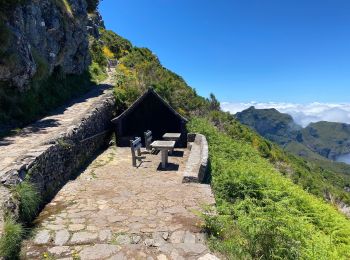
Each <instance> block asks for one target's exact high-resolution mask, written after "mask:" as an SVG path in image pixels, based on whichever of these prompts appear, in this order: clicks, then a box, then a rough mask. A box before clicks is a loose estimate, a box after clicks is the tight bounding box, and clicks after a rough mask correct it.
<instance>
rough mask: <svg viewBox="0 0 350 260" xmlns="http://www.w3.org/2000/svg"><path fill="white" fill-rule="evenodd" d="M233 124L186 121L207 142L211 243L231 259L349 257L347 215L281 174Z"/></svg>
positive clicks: (349, 236) (208, 216)
mask: <svg viewBox="0 0 350 260" xmlns="http://www.w3.org/2000/svg"><path fill="white" fill-rule="evenodd" d="M235 126H238V124H236V125H235V124H233V125H231V129H228V131H227V132H228V134H225V133H223V132H220V131H219V130H218V129H217V128H215V127H213V126H212V124H211V123H210V122H209V121H207V120H203V119H193V120H192V121H191V122H190V123H189V125H188V127H189V130H190V131H192V132H199V133H202V134H204V135H205V136H206V137H207V139H208V143H209V152H210V162H211V174H212V187H213V190H214V193H215V197H216V202H217V214H213V213H211V214H207V215H206V216H205V218H206V224H207V225H206V227H207V228H208V231H209V232H210V234H211V245H212V246H213V247H214V248H215V249H216V250H219V251H221V252H222V253H223V254H225V255H227V256H228V257H229V258H232V259H237V258H238V259H277V258H278V259H296V258H301V259H347V258H349V257H350V223H349V221H348V220H347V219H346V218H345V217H344V216H343V215H342V214H340V213H339V212H338V211H337V210H336V209H334V208H333V207H332V206H330V205H327V204H325V203H324V202H322V201H321V200H320V199H317V198H316V197H314V196H312V195H310V194H309V193H307V192H306V191H304V190H302V189H301V188H300V187H299V186H298V185H295V184H294V183H292V182H291V181H290V180H288V179H287V178H285V177H284V176H283V175H281V173H280V172H278V171H277V170H276V169H275V167H274V165H273V164H272V163H271V162H270V161H269V160H266V159H264V158H262V156H261V153H262V151H259V150H257V149H256V147H254V146H252V143H251V142H250V141H247V140H246V138H245V137H244V135H242V134H241V133H240V132H241V130H242V128H241V129H240V128H239V127H235ZM230 130H231V131H230ZM235 133H236V134H237V133H238V136H240V137H241V138H234V137H233V136H234V135H235ZM246 134H248V132H247V133H246ZM242 137H243V138H242ZM278 156H279V155H278V154H277V155H276V157H278Z"/></svg>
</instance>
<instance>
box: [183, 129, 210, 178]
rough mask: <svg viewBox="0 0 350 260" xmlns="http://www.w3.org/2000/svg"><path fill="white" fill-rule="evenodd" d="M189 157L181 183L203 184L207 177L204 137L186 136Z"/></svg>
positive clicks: (205, 140)
mask: <svg viewBox="0 0 350 260" xmlns="http://www.w3.org/2000/svg"><path fill="white" fill-rule="evenodd" d="M187 142H188V148H189V149H190V155H189V157H188V161H187V164H186V167H185V170H184V173H183V179H182V182H183V183H187V182H199V183H203V182H205V181H206V179H207V177H208V158H209V157H208V142H207V139H206V138H205V136H204V135H202V134H194V133H189V134H188V135H187Z"/></svg>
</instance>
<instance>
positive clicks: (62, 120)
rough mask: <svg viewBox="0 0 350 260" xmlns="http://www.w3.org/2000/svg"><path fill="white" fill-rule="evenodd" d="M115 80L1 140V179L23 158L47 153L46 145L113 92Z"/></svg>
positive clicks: (106, 82)
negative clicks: (111, 89)
mask: <svg viewBox="0 0 350 260" xmlns="http://www.w3.org/2000/svg"><path fill="white" fill-rule="evenodd" d="M113 80H114V78H113V76H112V73H111V76H109V78H108V79H107V80H105V81H104V82H103V83H102V84H100V85H99V86H98V87H96V88H94V89H92V90H91V91H90V92H88V93H87V94H85V95H83V96H82V97H80V98H77V99H75V100H73V101H71V102H70V103H68V104H66V105H65V106H62V107H61V108H58V109H56V110H55V111H53V112H52V113H51V115H49V116H47V117H45V118H43V119H41V120H39V121H37V122H35V123H33V124H31V125H29V126H27V127H25V128H23V129H22V130H20V132H19V133H18V134H16V135H14V136H9V137H5V138H3V139H1V140H0V148H1V149H0V176H1V175H2V174H4V173H5V172H6V171H8V170H11V169H12V168H13V167H14V165H16V164H17V163H18V162H17V161H20V160H21V159H23V158H22V157H23V156H28V154H32V155H33V156H35V155H36V154H37V153H40V152H42V150H45V149H46V147H45V144H48V143H50V141H52V140H54V139H57V137H59V135H60V134H61V133H65V132H67V129H69V127H70V126H72V125H74V123H76V122H79V121H80V120H81V119H82V118H83V117H84V116H85V115H86V114H87V112H89V111H90V110H91V107H92V106H93V104H94V103H95V102H101V100H103V99H104V98H105V95H108V94H109V93H111V91H109V90H108V89H110V88H111V85H110V84H112V82H113Z"/></svg>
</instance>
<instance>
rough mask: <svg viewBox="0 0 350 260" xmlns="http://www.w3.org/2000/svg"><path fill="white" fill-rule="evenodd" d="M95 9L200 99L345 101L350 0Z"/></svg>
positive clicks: (198, 0) (139, 0)
mask: <svg viewBox="0 0 350 260" xmlns="http://www.w3.org/2000/svg"><path fill="white" fill-rule="evenodd" d="M100 11H101V14H102V16H103V18H104V21H105V25H106V27H107V28H108V29H111V30H113V31H115V32H116V33H118V34H120V35H121V36H123V37H125V38H127V39H129V40H130V41H131V42H132V43H133V44H134V45H136V46H140V47H148V48H150V49H151V50H152V51H153V52H154V53H156V54H157V56H158V57H159V59H160V60H161V62H162V64H163V65H164V66H165V67H167V68H169V69H171V70H173V71H174V72H176V73H177V74H179V75H181V76H182V77H183V78H184V79H185V80H186V81H187V83H188V84H189V85H190V86H192V87H194V88H196V90H197V92H198V93H199V94H201V95H203V96H208V94H209V93H210V92H213V93H214V94H215V95H216V96H217V97H218V99H219V100H220V101H227V102H249V101H257V102H270V101H274V102H294V103H310V102H316V101H317V102H333V103H341V102H343V103H345V102H347V103H348V102H350V1H349V0H218V1H213V0H152V1H147V0H133V1H131V0H130V1H125V0H124V1H121V0H103V1H102V3H101V5H100Z"/></svg>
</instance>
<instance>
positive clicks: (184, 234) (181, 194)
mask: <svg viewBox="0 0 350 260" xmlns="http://www.w3.org/2000/svg"><path fill="white" fill-rule="evenodd" d="M181 153H184V154H183V155H182V156H180V155H181ZM146 157H147V158H146V159H145V162H144V163H142V164H141V166H140V167H139V168H133V167H131V153H130V148H119V147H118V148H117V147H111V148H109V149H108V150H107V151H105V152H104V153H103V154H101V155H100V156H99V157H97V158H96V160H95V161H94V162H93V163H92V164H91V165H90V166H89V167H88V168H87V169H86V170H85V171H84V172H83V173H82V174H81V175H80V176H79V177H78V178H77V179H76V180H74V181H71V182H69V183H68V184H66V185H65V186H64V187H63V189H62V190H61V191H60V192H59V193H58V194H57V196H56V197H55V198H54V200H53V201H52V202H51V203H50V204H48V205H47V206H46V208H45V209H44V210H43V212H42V213H41V214H40V216H39V217H38V219H37V225H38V227H37V229H36V232H35V234H34V235H33V238H32V239H31V240H29V241H26V242H25V243H24V246H23V249H22V256H23V258H25V259H45V258H46V259H82V260H83V259H202V260H203V259H217V258H216V257H215V256H214V255H212V254H210V252H209V250H208V247H207V246H206V244H205V234H204V233H203V232H202V229H201V228H200V222H201V221H200V219H199V217H198V216H197V214H196V212H198V211H200V210H201V208H202V206H203V205H208V204H213V203H214V199H213V195H212V193H211V189H210V186H208V185H204V184H195V183H191V184H182V183H181V181H182V171H183V170H184V167H185V165H184V164H185V163H186V161H187V159H188V150H181V151H178V152H177V156H170V157H169V162H170V163H171V164H170V167H169V169H168V170H167V171H159V170H157V167H158V165H159V162H160V154H158V155H151V154H147V155H146ZM177 168H178V169H177Z"/></svg>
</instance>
